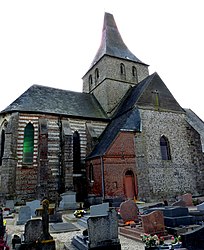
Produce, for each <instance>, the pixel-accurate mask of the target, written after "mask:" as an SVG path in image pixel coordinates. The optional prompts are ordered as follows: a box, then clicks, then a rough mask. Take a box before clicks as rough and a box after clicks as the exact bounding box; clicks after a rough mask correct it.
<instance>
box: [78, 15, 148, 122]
mask: <svg viewBox="0 0 204 250" xmlns="http://www.w3.org/2000/svg"><path fill="white" fill-rule="evenodd" d="M148 75H149V71H148V65H147V64H145V63H143V62H142V61H140V60H139V59H138V58H137V57H136V56H135V55H134V54H133V53H132V52H131V51H130V50H129V49H128V48H127V46H126V45H125V43H124V42H123V39H122V37H121V35H120V33H119V31H118V28H117V25H116V23H115V20H114V17H113V15H112V14H109V13H105V15H104V24H103V30H102V38H101V45H100V47H99V49H98V51H97V53H96V55H95V57H94V60H93V62H92V64H91V66H90V68H89V70H88V71H87V73H86V74H85V75H84V76H83V78H82V79H83V92H85V93H91V94H93V95H94V96H95V97H96V99H97V100H98V102H99V103H100V104H101V106H102V107H103V109H104V110H105V112H106V113H107V115H108V116H109V117H111V116H112V115H113V113H114V111H115V110H116V108H117V107H118V105H119V103H120V102H121V100H122V98H123V97H124V95H125V94H126V93H127V91H128V90H129V88H131V87H132V86H135V85H136V84H138V82H140V81H141V80H143V79H144V78H146V77H147V76H148Z"/></svg>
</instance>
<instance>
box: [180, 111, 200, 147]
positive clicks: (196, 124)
mask: <svg viewBox="0 0 204 250" xmlns="http://www.w3.org/2000/svg"><path fill="white" fill-rule="evenodd" d="M185 111H186V120H187V122H188V123H189V124H190V125H191V126H192V127H193V128H194V129H195V130H196V131H197V132H198V133H199V135H200V139H201V144H202V151H203V152H204V122H203V120H201V119H200V117H198V116H197V115H196V114H195V113H194V112H193V111H192V110H191V109H185Z"/></svg>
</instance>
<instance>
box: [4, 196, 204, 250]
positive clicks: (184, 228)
mask: <svg viewBox="0 0 204 250" xmlns="http://www.w3.org/2000/svg"><path fill="white" fill-rule="evenodd" d="M195 201H196V202H195ZM168 203H169V204H168ZM39 211H40V213H39ZM5 221H6V222H7V223H5ZM11 225H13V227H12V226H11ZM7 226H8V228H7ZM12 228H13V231H12V230H11V229H12ZM60 234H63V235H65V242H60V240H59V239H58V237H59V236H60ZM70 234H71V235H72V237H71V239H70ZM53 235H54V237H53ZM66 235H67V239H66ZM68 236H69V237H68ZM121 236H123V237H125V238H126V239H131V240H133V241H135V245H137V244H138V243H139V242H140V243H141V244H142V246H143V248H142V249H144V250H152V249H157V250H160V249H180V250H201V249H204V197H200V198H199V199H196V200H195V198H194V199H193V198H192V195H191V194H184V195H181V196H179V197H177V199H176V200H175V201H173V202H167V201H166V202H158V203H156V202H154V203H145V202H140V201H136V200H131V199H129V200H124V201H122V202H120V203H117V205H116V206H112V203H110V202H107V201H106V202H105V201H104V202H103V203H100V204H96V205H91V206H90V207H83V205H82V204H78V203H77V202H76V200H75V196H74V194H73V193H72V194H70V193H69V194H66V193H65V194H63V196H62V199H61V201H60V203H59V204H53V203H50V202H49V200H48V199H43V200H41V201H40V200H33V201H29V202H26V203H25V204H24V205H21V206H16V205H15V203H14V201H12V200H8V201H6V202H5V204H2V208H1V210H0V237H1V238H0V249H5V250H9V249H16V250H28V249H29V250H35V249H42V250H61V249H64V250H73V249H76V250H77V249H79V250H86V249H92V250H96V249H107V250H109V249H110V250H121V249H123V248H122V243H121V240H120V237H121ZM59 238H60V237H59ZM142 249H141V250H142Z"/></svg>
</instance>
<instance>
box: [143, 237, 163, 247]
mask: <svg viewBox="0 0 204 250" xmlns="http://www.w3.org/2000/svg"><path fill="white" fill-rule="evenodd" d="M141 238H142V241H143V242H144V243H145V246H146V248H150V247H156V246H158V245H159V237H158V236H157V235H156V234H155V235H151V234H143V235H141Z"/></svg>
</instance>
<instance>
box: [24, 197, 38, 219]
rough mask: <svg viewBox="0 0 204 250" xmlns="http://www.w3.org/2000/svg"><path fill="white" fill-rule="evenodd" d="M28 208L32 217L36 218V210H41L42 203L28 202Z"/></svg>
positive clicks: (36, 201)
mask: <svg viewBox="0 0 204 250" xmlns="http://www.w3.org/2000/svg"><path fill="white" fill-rule="evenodd" d="M26 206H29V207H30V209H31V216H32V217H35V216H36V213H35V211H36V209H37V208H39V207H40V206H41V205H40V201H39V200H33V201H28V202H26Z"/></svg>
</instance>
